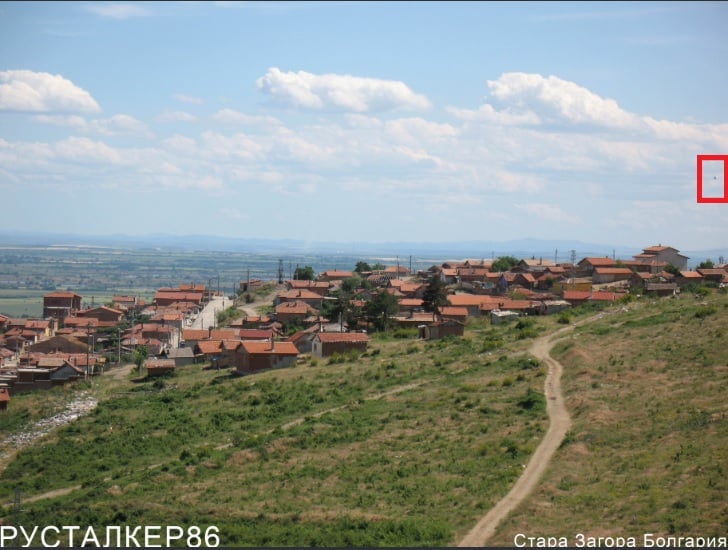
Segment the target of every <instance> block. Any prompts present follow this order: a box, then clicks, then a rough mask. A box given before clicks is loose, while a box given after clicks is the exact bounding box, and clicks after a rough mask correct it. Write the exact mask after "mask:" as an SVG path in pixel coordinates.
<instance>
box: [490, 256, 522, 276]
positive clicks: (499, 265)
mask: <svg viewBox="0 0 728 550" xmlns="http://www.w3.org/2000/svg"><path fill="white" fill-rule="evenodd" d="M514 265H518V258H516V257H514V256H500V257H499V258H498V259H497V260H496V261H494V262H493V265H491V266H490V270H491V271H492V272H494V273H495V272H498V271H508V270H509V269H510V268H512V267H513V266H514Z"/></svg>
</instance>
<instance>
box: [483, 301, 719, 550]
mask: <svg viewBox="0 0 728 550" xmlns="http://www.w3.org/2000/svg"><path fill="white" fill-rule="evenodd" d="M727 341H728V297H727V296H726V295H725V294H722V295H719V294H717V293H716V294H713V295H711V296H709V297H706V298H695V297H694V296H683V297H682V298H680V299H677V300H673V299H664V300H660V301H651V302H650V301H645V302H640V303H632V304H629V305H627V306H626V311H618V312H616V313H613V314H611V315H608V316H605V317H604V318H603V319H601V320H600V321H598V322H596V323H594V324H591V325H589V326H585V327H583V328H579V329H577V330H576V333H575V334H573V335H571V336H570V337H568V338H566V339H565V340H563V341H562V342H561V343H559V344H557V346H556V347H555V349H554V351H553V353H552V354H553V355H554V356H555V357H556V358H558V359H559V360H560V361H561V362H562V363H563V364H564V366H565V371H564V379H563V382H564V390H565V395H566V398H567V406H568V407H569V410H570V412H571V415H572V419H573V428H572V431H571V433H570V434H569V435H568V437H567V440H566V441H565V443H564V444H563V445H562V448H561V449H560V451H559V452H558V453H557V455H556V456H555V459H554V461H553V462H552V465H551V468H550V470H549V472H548V474H547V475H546V478H545V479H544V480H543V482H542V484H541V486H540V487H539V489H538V490H537V492H536V494H535V495H534V496H533V497H532V499H531V500H530V501H529V502H528V503H527V504H525V505H524V506H522V507H521V509H520V510H519V511H518V513H516V514H514V515H513V516H512V517H511V518H510V519H509V520H508V521H506V522H505V523H504V524H503V525H501V528H500V530H499V532H498V534H497V537H496V538H495V539H494V540H492V541H491V544H494V545H509V546H510V545H513V543H514V536H515V535H516V534H517V533H524V534H529V535H532V536H557V537H558V536H566V537H568V538H569V541H570V542H571V543H572V545H573V544H574V543H575V539H574V536H576V535H577V534H578V533H582V534H585V535H587V536H593V537H599V536H622V537H635V538H636V539H637V543H638V544H641V541H642V537H643V534H644V533H655V534H661V535H664V536H667V535H679V536H695V537H698V536H711V535H712V536H725V534H726V532H728V499H727V498H726V495H728V398H727V397H728V396H727V394H726V391H727V389H728V346H726V342H727Z"/></svg>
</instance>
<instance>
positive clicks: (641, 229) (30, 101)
mask: <svg viewBox="0 0 728 550" xmlns="http://www.w3.org/2000/svg"><path fill="white" fill-rule="evenodd" d="M726 29H728V3H721V2H709V3H700V2H664V3H663V2H647V3H638V2H628V3H617V2H605V3H599V2H594V3H591V2H590V3H580V2H565V3H548V2H534V3H529V2H523V3H519V2H504V3H497V2H492V3H491V2H482V3H481V2H463V3H458V2H403V3H398V2H292V3H286V2H263V3H259V2H160V3H155V2H140V3H134V2H80V3H75V2H49V3H43V2H3V3H2V4H0V196H2V197H3V199H2V204H3V205H4V208H3V209H2V216H0V231H14V230H16V231H43V232H59V233H88V234H95V235H99V234H101V235H103V234H117V233H123V234H129V235H143V234H147V233H158V232H163V233H170V234H180V235H185V234H208V235H222V236H230V237H241V238H246V237H250V238H271V239H279V238H299V239H303V240H307V241H341V242H345V241H369V242H392V241H418V242H422V241H424V242H430V241H437V242H444V241H459V240H495V241H500V240H503V241H506V240H511V239H518V238H529V237H531V238H540V239H572V238H573V239H578V240H581V241H587V242H593V243H601V244H608V245H609V244H613V245H619V246H634V247H643V246H649V245H653V244H658V243H662V244H669V245H671V246H675V247H676V248H679V249H690V250H700V249H709V248H721V249H722V248H728V237H727V236H728V231H726V229H725V228H726V227H727V226H728V204H697V202H696V157H697V155H699V154H726V155H728V106H727V104H726V90H728V71H726V70H725V66H726V65H725V59H726V58H728V32H726ZM706 174H710V175H711V178H710V179H709V180H706V182H705V184H704V190H705V191H709V192H710V191H711V190H714V191H715V193H716V194H720V193H719V192H720V189H722V187H721V185H722V182H721V178H722V174H721V171H720V167H718V168H717V169H716V167H715V166H710V169H709V170H706Z"/></svg>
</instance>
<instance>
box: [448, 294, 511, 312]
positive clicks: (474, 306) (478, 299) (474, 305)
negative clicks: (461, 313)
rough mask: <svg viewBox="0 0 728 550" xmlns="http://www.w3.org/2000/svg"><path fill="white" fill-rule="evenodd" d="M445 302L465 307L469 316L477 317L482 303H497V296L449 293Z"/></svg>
mask: <svg viewBox="0 0 728 550" xmlns="http://www.w3.org/2000/svg"><path fill="white" fill-rule="evenodd" d="M447 302H448V304H450V305H451V306H454V307H461V308H465V309H466V310H467V311H468V315H469V316H471V317H478V316H479V315H480V306H481V305H482V304H488V303H497V302H498V298H497V297H495V296H488V295H485V294H449V295H448V296H447Z"/></svg>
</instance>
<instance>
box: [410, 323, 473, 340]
mask: <svg viewBox="0 0 728 550" xmlns="http://www.w3.org/2000/svg"><path fill="white" fill-rule="evenodd" d="M463 334H465V324H464V323H461V322H460V321H456V320H454V319H443V320H442V321H435V322H434V323H430V324H429V325H422V326H420V327H419V334H418V335H419V337H420V338H423V339H425V340H439V339H440V338H445V337H446V336H462V335H463Z"/></svg>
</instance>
